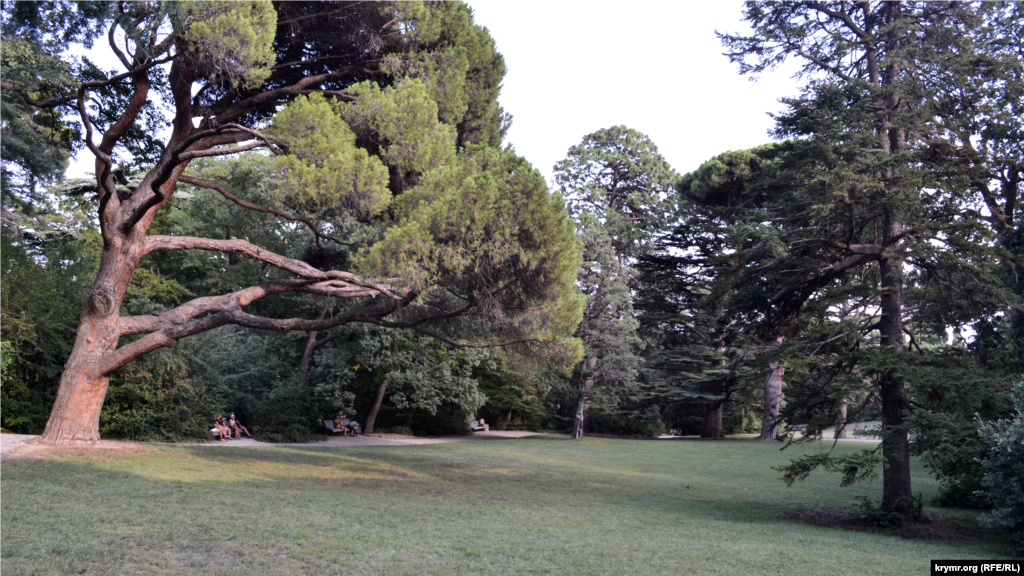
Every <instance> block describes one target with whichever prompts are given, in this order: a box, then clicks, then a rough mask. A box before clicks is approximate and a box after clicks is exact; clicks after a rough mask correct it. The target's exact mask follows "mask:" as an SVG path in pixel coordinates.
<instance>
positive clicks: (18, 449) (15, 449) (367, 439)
mask: <svg viewBox="0 0 1024 576" xmlns="http://www.w3.org/2000/svg"><path fill="white" fill-rule="evenodd" d="M536 435H538V433H537V432H498V431H493V432H479V433H476V434H473V435H472V436H446V437H442V438H417V437H415V436H398V435H393V434H381V435H373V436H357V437H354V438H353V437H350V438H345V437H344V436H334V437H331V438H328V439H327V440H326V441H324V442H302V443H294V444H272V443H270V442H260V441H258V440H252V439H249V438H243V439H241V440H228V441H226V442H217V441H215V442H197V443H194V444H187V446H203V447H209V448H210V449H211V450H212V449H216V448H224V447H228V446H231V447H234V446H249V447H259V446H324V447H331V448H338V447H350V446H351V447H358V446H415V445H420V444H446V443H449V442H469V441H477V440H514V439H517V438H526V437H528V436H536ZM38 437H39V436H33V435H28V434H0V458H3V459H7V458H12V457H19V456H28V455H30V454H35V453H37V452H39V451H40V450H45V449H47V448H50V447H48V446H44V445H41V444H34V443H31V442H27V441H29V440H33V439H35V438H38ZM146 444H148V443H133V442H119V441H116V440H102V441H100V442H96V443H95V444H91V445H90V446H91V447H94V448H97V449H101V450H102V449H109V450H118V449H126V448H129V447H138V446H144V445H146Z"/></svg>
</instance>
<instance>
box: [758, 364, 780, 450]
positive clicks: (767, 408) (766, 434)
mask: <svg viewBox="0 0 1024 576" xmlns="http://www.w3.org/2000/svg"><path fill="white" fill-rule="evenodd" d="M769 368H771V369H772V373H771V374H770V375H769V376H768V378H767V379H765V381H764V415H763V416H762V417H761V436H760V437H759V438H758V440H764V441H766V442H773V441H775V438H776V436H777V435H778V433H779V405H780V404H781V403H782V375H783V374H785V373H786V369H785V368H783V367H782V366H780V365H779V364H778V363H776V362H772V363H771V364H770V365H769Z"/></svg>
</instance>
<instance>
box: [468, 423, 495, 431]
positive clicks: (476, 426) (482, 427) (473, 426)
mask: <svg viewBox="0 0 1024 576" xmlns="http://www.w3.org/2000/svg"><path fill="white" fill-rule="evenodd" d="M469 429H470V431H472V432H490V430H491V426H490V425H489V424H481V423H480V421H479V420H473V421H472V422H470V423H469Z"/></svg>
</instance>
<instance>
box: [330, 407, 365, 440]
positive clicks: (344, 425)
mask: <svg viewBox="0 0 1024 576" xmlns="http://www.w3.org/2000/svg"><path fill="white" fill-rule="evenodd" d="M334 429H335V430H341V431H342V432H344V433H345V437H346V438H348V433H349V432H351V433H352V435H353V436H355V435H356V434H362V433H363V431H362V429H360V428H359V422H356V421H355V420H350V419H349V418H348V417H347V416H345V415H344V414H342V413H339V414H338V415H337V416H336V417H335V418H334Z"/></svg>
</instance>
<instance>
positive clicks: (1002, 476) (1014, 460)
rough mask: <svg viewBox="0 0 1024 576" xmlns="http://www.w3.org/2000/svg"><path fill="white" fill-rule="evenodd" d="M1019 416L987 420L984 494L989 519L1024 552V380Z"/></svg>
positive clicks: (1018, 396)
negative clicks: (993, 420) (988, 504)
mask: <svg viewBox="0 0 1024 576" xmlns="http://www.w3.org/2000/svg"><path fill="white" fill-rule="evenodd" d="M1014 400H1015V403H1016V405H1017V417H1016V418H1014V419H1013V420H998V421H996V422H990V423H986V424H983V425H982V426H981V428H980V429H979V431H978V432H979V434H980V435H981V438H982V439H983V440H984V441H985V443H986V444H987V445H988V447H989V450H988V453H987V454H986V456H985V457H984V458H983V459H982V462H981V466H982V468H983V469H984V470H985V477H984V478H983V480H982V483H983V484H984V489H983V490H982V491H981V493H982V495H983V496H984V497H985V498H987V499H988V501H989V502H990V503H991V504H992V511H991V512H989V513H988V514H986V515H985V517H984V520H985V523H986V524H988V525H989V526H990V527H992V528H995V529H997V530H999V531H1001V532H1006V533H1008V534H1013V535H1014V537H1015V539H1016V542H1017V547H1018V550H1017V552H1024V382H1022V383H1019V384H1017V385H1016V390H1015V398H1014Z"/></svg>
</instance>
